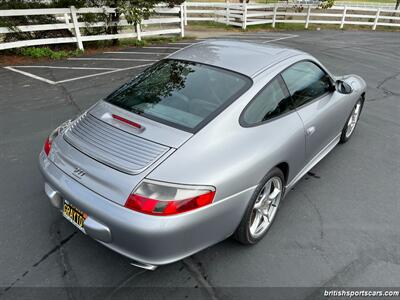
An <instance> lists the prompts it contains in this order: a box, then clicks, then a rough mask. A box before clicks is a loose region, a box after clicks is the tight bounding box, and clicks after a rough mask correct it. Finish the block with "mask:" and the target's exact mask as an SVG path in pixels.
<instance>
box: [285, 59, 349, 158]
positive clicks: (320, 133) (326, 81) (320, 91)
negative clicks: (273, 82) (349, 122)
mask: <svg viewBox="0 0 400 300" xmlns="http://www.w3.org/2000/svg"><path fill="white" fill-rule="evenodd" d="M282 78H283V79H284V81H285V83H286V86H287V88H288V90H289V92H290V94H291V96H292V101H293V104H294V106H295V108H296V110H297V112H298V114H299V116H300V118H301V119H302V121H303V124H304V132H305V138H306V162H309V161H310V160H312V159H313V158H314V157H316V156H317V155H318V154H319V153H320V152H321V151H322V150H323V149H324V148H326V147H327V145H329V144H330V143H331V142H332V141H333V140H334V139H335V137H337V135H338V134H339V133H340V128H341V127H343V124H342V123H343V122H342V120H340V119H338V118H337V114H336V113H335V111H336V109H337V107H336V106H337V105H336V102H337V101H338V100H339V99H336V98H338V97H333V95H334V93H333V91H334V89H333V87H332V80H331V78H330V76H329V75H328V74H327V73H326V72H325V71H324V70H323V69H322V68H321V67H320V66H318V65H317V64H316V63H314V62H312V61H301V62H298V63H295V64H294V65H292V66H290V67H289V68H287V69H286V70H285V71H283V72H282Z"/></svg>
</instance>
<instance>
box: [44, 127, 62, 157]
mask: <svg viewBox="0 0 400 300" xmlns="http://www.w3.org/2000/svg"><path fill="white" fill-rule="evenodd" d="M58 128H59V127H57V128H56V129H55V130H53V132H52V133H50V135H49V136H48V137H47V139H46V140H45V141H44V146H43V150H44V153H46V155H47V156H49V153H50V150H51V144H52V143H53V140H54V139H55V138H56V137H57V135H58Z"/></svg>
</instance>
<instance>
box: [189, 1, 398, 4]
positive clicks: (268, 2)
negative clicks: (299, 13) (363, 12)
mask: <svg viewBox="0 0 400 300" xmlns="http://www.w3.org/2000/svg"><path fill="white" fill-rule="evenodd" d="M341 1H345V2H371V3H376V2H379V3H389V4H392V3H396V0H338V2H341ZM189 2H225V0H189ZM232 2H233V1H232ZM254 2H257V3H267V4H270V3H275V2H279V0H255V1H254ZM289 3H293V1H289Z"/></svg>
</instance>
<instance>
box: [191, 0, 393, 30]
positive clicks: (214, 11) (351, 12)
mask: <svg viewBox="0 0 400 300" xmlns="http://www.w3.org/2000/svg"><path fill="white" fill-rule="evenodd" d="M184 11H185V12H184V16H185V23H187V21H189V22H190V21H214V22H219V23H223V24H227V25H233V26H238V27H242V28H243V29H246V27H247V26H251V25H259V24H271V25H272V27H275V25H276V24H277V23H298V24H304V27H305V28H308V26H309V24H334V25H335V24H336V25H338V26H339V27H340V28H344V27H345V25H364V26H370V27H371V29H372V30H375V29H376V28H377V27H378V26H389V27H400V10H394V9H385V8H368V7H353V6H347V5H344V6H334V7H332V8H329V9H324V10H323V9H320V8H318V7H317V6H315V5H306V6H293V5H284V4H273V5H271V4H246V3H243V4H241V3H229V2H226V3H221V2H219V3H218V2H215V3H211V2H186V3H184Z"/></svg>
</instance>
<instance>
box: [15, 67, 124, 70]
mask: <svg viewBox="0 0 400 300" xmlns="http://www.w3.org/2000/svg"><path fill="white" fill-rule="evenodd" d="M16 67H17V68H44V69H66V70H117V69H118V68H92V67H56V66H16Z"/></svg>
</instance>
